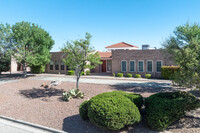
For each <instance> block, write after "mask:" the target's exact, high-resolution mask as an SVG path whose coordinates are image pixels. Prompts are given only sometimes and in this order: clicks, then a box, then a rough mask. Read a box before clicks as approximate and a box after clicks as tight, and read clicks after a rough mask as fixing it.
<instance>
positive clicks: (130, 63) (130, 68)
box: [129, 60, 135, 72]
mask: <svg viewBox="0 0 200 133" xmlns="http://www.w3.org/2000/svg"><path fill="white" fill-rule="evenodd" d="M129 71H130V72H135V61H134V60H130V61H129Z"/></svg>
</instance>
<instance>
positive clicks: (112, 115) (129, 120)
mask: <svg viewBox="0 0 200 133" xmlns="http://www.w3.org/2000/svg"><path fill="white" fill-rule="evenodd" d="M109 94H110V95H109ZM88 117H89V120H90V121H91V122H92V123H93V124H95V125H96V126H98V127H101V128H103V129H110V130H119V129H121V128H123V127H125V126H127V125H132V124H135V123H138V122H140V120H141V115H140V112H139V110H138V108H137V106H136V105H135V104H134V103H133V102H132V101H131V100H130V99H129V98H127V97H125V96H123V95H121V94H117V93H116V94H114V95H113V94H112V92H110V93H102V94H100V95H97V96H95V97H93V98H92V99H90V101H89V102H88Z"/></svg>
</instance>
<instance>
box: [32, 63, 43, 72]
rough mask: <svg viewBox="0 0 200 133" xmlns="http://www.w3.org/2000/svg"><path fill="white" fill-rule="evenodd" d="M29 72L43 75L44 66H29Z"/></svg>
mask: <svg viewBox="0 0 200 133" xmlns="http://www.w3.org/2000/svg"><path fill="white" fill-rule="evenodd" d="M31 72H32V73H43V72H45V66H43V65H41V66H31Z"/></svg>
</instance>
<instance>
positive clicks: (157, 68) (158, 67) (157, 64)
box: [156, 60, 162, 72]
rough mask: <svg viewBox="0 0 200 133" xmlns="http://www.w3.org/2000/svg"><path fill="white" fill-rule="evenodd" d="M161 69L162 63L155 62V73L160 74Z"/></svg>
mask: <svg viewBox="0 0 200 133" xmlns="http://www.w3.org/2000/svg"><path fill="white" fill-rule="evenodd" d="M161 67H162V61H161V60H157V61H156V72H161Z"/></svg>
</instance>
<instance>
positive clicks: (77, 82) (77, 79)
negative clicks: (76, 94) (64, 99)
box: [76, 76, 80, 89]
mask: <svg viewBox="0 0 200 133" xmlns="http://www.w3.org/2000/svg"><path fill="white" fill-rule="evenodd" d="M79 78H80V76H77V78H76V89H79Z"/></svg>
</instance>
